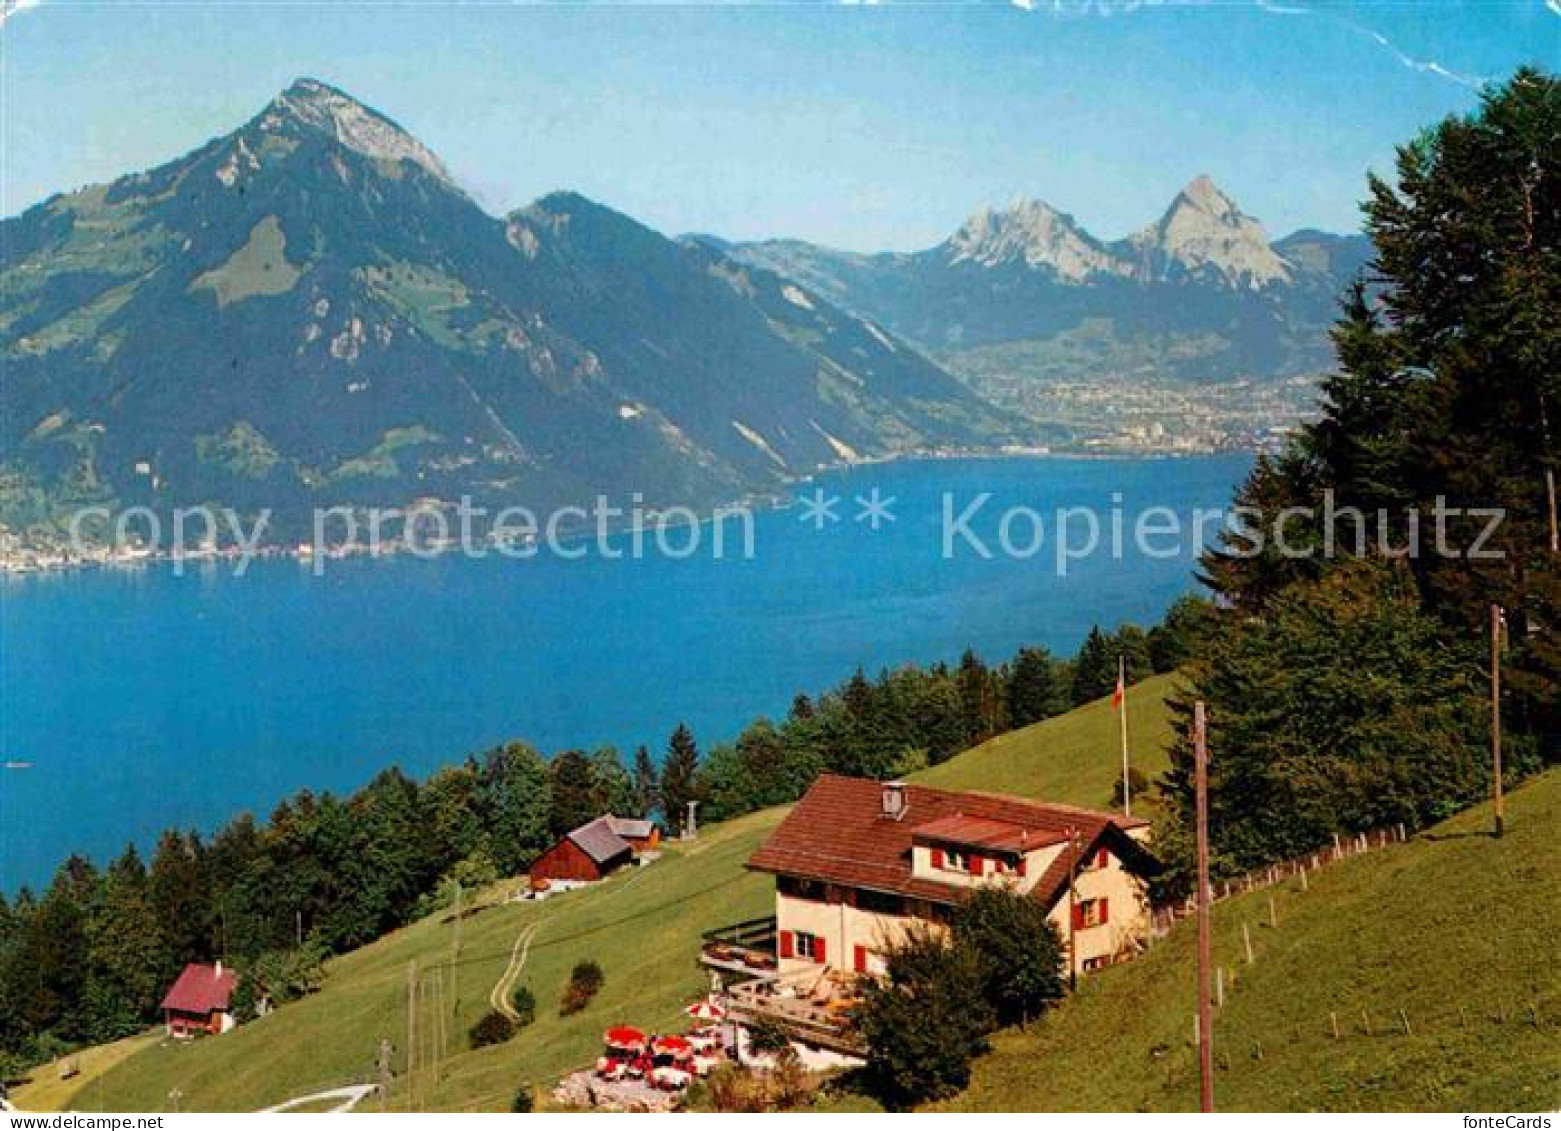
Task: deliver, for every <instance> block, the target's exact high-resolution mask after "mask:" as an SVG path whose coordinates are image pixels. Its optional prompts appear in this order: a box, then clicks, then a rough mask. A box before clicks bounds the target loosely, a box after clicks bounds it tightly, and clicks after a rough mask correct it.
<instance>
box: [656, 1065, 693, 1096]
mask: <svg viewBox="0 0 1561 1131" xmlns="http://www.w3.org/2000/svg"><path fill="white" fill-rule="evenodd" d="M692 1080H693V1077H692V1076H690V1075H689V1074H688V1073H687V1072H684V1071H683V1070H682V1069H681V1068H672V1067H670V1066H668V1067H662V1068H658V1069H656V1070H655V1071H653V1072H652V1073H651V1074H650V1082H651V1083H652V1084H654V1085H656V1087H658V1088H665V1089H666V1090H668V1091H672V1092H676V1091H681V1090H682V1089H684V1088H686V1087H688V1085H689V1083H690V1082H691V1081H692Z"/></svg>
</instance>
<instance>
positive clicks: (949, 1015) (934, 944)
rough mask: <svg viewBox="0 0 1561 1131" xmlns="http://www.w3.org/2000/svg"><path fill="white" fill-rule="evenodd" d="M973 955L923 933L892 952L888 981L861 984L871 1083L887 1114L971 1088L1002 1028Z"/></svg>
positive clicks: (861, 1025) (859, 1019)
mask: <svg viewBox="0 0 1561 1131" xmlns="http://www.w3.org/2000/svg"><path fill="white" fill-rule="evenodd" d="M983 990H984V977H983V972H982V970H981V967H980V966H979V965H978V964H977V962H976V960H975V956H974V955H973V954H971V953H970V949H969V948H968V947H962V946H956V945H954V944H953V943H952V942H950V941H949V940H946V939H944V938H941V937H939V936H938V935H934V934H932V933H931V932H930V931H926V930H921V931H916V932H913V933H911V934H910V935H908V936H907V938H906V939H905V941H904V942H903V943H902V944H901V945H900V946H898V947H896V948H894V949H893V950H891V951H890V952H889V955H888V975H887V977H885V978H884V979H883V980H882V981H879V980H877V979H873V978H864V979H862V981H861V991H862V1005H861V1007H860V1009H859V1010H858V1012H857V1016H856V1025H857V1028H858V1031H859V1032H860V1033H861V1035H862V1037H863V1039H864V1040H865V1042H866V1044H867V1050H868V1051H867V1079H868V1081H869V1083H870V1085H871V1086H872V1089H873V1091H875V1092H876V1093H877V1095H878V1098H879V1099H880V1100H882V1101H883V1103H884V1105H885V1106H886V1107H890V1108H899V1109H904V1108H908V1107H910V1106H911V1105H913V1104H916V1103H920V1102H922V1101H924V1100H935V1099H941V1098H943V1097H945V1096H951V1095H953V1094H954V1093H956V1092H958V1091H960V1090H961V1089H963V1088H964V1087H965V1086H966V1085H967V1084H968V1083H969V1082H970V1062H971V1061H972V1060H974V1059H975V1057H976V1056H977V1055H978V1054H979V1053H981V1052H983V1051H984V1050H985V1048H986V1036H987V1034H988V1033H989V1032H991V1030H992V1027H993V1025H994V1023H995V1021H996V1018H995V1017H994V1015H993V1013H992V1010H991V1007H990V1006H988V1005H987V1003H986V999H985V996H984V993H983Z"/></svg>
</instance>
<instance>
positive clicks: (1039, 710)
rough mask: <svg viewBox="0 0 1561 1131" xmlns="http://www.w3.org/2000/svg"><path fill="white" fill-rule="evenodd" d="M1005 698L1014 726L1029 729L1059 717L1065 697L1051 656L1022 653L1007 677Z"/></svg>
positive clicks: (1039, 650)
mask: <svg viewBox="0 0 1561 1131" xmlns="http://www.w3.org/2000/svg"><path fill="white" fill-rule="evenodd" d="M1006 694H1007V700H1008V721H1009V725H1011V726H1015V727H1025V726H1029V725H1030V724H1031V723H1038V722H1040V721H1041V720H1042V719H1049V718H1051V717H1052V716H1053V715H1055V714H1057V713H1058V712H1059V711H1060V710H1061V709H1062V707H1063V699H1064V696H1063V694H1062V689H1061V688H1060V687H1058V685H1057V673H1056V664H1055V661H1053V660H1052V657H1051V653H1049V652H1047V651H1046V649H1045V648H1021V649H1019V654H1018V655H1017V656H1015V657H1014V662H1013V665H1012V667H1011V668H1010V670H1009V673H1008V684H1007V689H1006Z"/></svg>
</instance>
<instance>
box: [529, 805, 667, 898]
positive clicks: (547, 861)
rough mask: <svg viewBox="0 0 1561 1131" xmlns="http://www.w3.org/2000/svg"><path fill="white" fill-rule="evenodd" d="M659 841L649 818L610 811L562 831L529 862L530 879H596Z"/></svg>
mask: <svg viewBox="0 0 1561 1131" xmlns="http://www.w3.org/2000/svg"><path fill="white" fill-rule="evenodd" d="M660 843H661V830H660V829H658V828H656V826H655V824H654V823H653V822H651V821H646V820H637V819H634V818H628V817H614V816H613V815H612V814H610V813H609V814H607V815H605V816H601V817H597V818H596V819H595V820H594V821H587V822H586V823H585V824H583V825H581V826H580V827H579V828H577V829H574V830H572V831H571V832H569V833H566V834H565V835H564V836H563V837H562V838H561V839H560V840H559V842H558V843H557V844H555V845H553V847H552V848H549V849H548V850H547V851H546V852H544V853H543V854H542V855H541V856H539V857H537V860H536V863H534V864H532V865H531V872H530V875H531V882H532V884H533V886H538V885H540V883H541V882H542V881H546V880H599V879H601V878H603V877H604V876H607V875H610V874H611V873H612V872H614V871H616V870H617V869H618V868H621V867H623V866H624V865H625V864H630V863H633V862H634V859H635V858H636V857H637V856H639V855H640V854H641V853H644V852H648V851H651V850H653V849H655V848H656V846H657V845H659V844H660Z"/></svg>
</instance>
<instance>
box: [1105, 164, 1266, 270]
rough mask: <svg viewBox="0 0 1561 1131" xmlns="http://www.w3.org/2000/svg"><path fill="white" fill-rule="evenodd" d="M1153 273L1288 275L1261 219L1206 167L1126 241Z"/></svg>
mask: <svg viewBox="0 0 1561 1131" xmlns="http://www.w3.org/2000/svg"><path fill="white" fill-rule="evenodd" d="M1129 242H1130V243H1131V244H1132V246H1134V247H1135V248H1137V249H1138V251H1139V253H1140V254H1141V255H1143V256H1145V257H1146V258H1147V259H1148V260H1149V263H1148V265H1147V267H1148V270H1149V272H1150V274H1151V275H1162V276H1163V275H1166V274H1168V273H1175V272H1177V271H1192V272H1209V271H1212V272H1214V273H1216V274H1218V275H1221V276H1223V277H1224V279H1225V280H1226V281H1227V282H1230V283H1239V284H1243V285H1245V286H1249V287H1264V286H1267V285H1269V284H1270V283H1278V282H1284V281H1286V280H1288V279H1289V278H1290V265H1289V264H1288V263H1286V262H1285V260H1284V258H1283V257H1282V256H1281V255H1280V254H1279V253H1278V252H1276V251H1275V250H1274V248H1273V245H1272V243H1271V242H1270V241H1269V238H1268V233H1267V232H1266V231H1264V229H1263V225H1262V224H1260V223H1259V222H1258V221H1257V220H1255V219H1253V218H1252V217H1251V216H1248V215H1246V214H1245V213H1244V212H1242V211H1241V209H1240V208H1239V207H1238V206H1237V205H1236V202H1235V201H1234V200H1232V199H1231V198H1230V197H1229V196H1227V195H1226V194H1225V192H1224V191H1223V190H1221V189H1220V187H1219V186H1218V185H1216V184H1215V183H1214V180H1213V178H1211V177H1210V176H1209V175H1208V174H1206V173H1200V174H1199V175H1198V176H1196V177H1194V178H1193V179H1192V180H1190V181H1188V182H1187V184H1186V186H1185V187H1184V188H1183V189H1182V190H1181V191H1180V192H1179V193H1177V194H1176V198H1175V199H1174V200H1172V201H1171V205H1170V207H1169V208H1167V209H1166V210H1165V214H1164V215H1163V216H1161V217H1160V219H1159V220H1158V221H1156V222H1155V223H1153V224H1151V225H1149V227H1147V228H1145V229H1144V230H1143V231H1141V232H1139V233H1138V234H1137V235H1135V236H1133V237H1132V238H1131V239H1130V241H1129Z"/></svg>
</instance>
